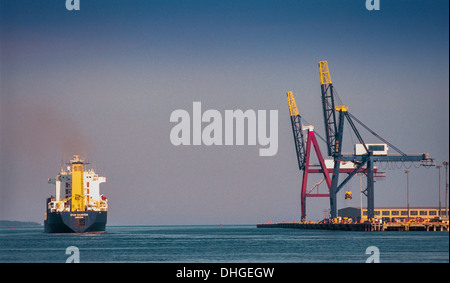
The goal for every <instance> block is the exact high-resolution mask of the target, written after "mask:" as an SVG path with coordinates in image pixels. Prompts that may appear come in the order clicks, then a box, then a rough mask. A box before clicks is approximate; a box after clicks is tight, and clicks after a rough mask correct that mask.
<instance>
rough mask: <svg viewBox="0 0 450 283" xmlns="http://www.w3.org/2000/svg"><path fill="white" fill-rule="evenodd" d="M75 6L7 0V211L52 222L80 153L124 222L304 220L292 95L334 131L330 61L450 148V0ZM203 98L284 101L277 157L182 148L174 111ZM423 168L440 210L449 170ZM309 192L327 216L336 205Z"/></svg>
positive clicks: (431, 140) (397, 190)
mask: <svg viewBox="0 0 450 283" xmlns="http://www.w3.org/2000/svg"><path fill="white" fill-rule="evenodd" d="M64 2H65V1H63V0H61V1H31V0H18V1H9V0H0V3H1V6H0V7H1V28H0V29H1V45H0V47H1V61H0V64H1V97H0V103H1V108H0V109H1V112H0V115H1V116H0V118H1V119H0V123H1V124H0V125H1V136H0V138H1V140H0V147H1V151H0V152H1V156H2V158H1V159H0V165H1V172H2V175H1V180H0V184H1V189H0V219H13V220H16V219H17V220H34V221H41V220H42V218H43V211H44V203H45V198H46V197H47V196H48V195H50V194H53V193H54V189H53V188H52V187H51V186H50V185H48V184H46V179H47V178H48V177H53V176H54V175H55V174H56V171H57V169H58V168H59V163H60V160H61V159H62V158H64V159H68V158H69V157H70V156H71V154H74V153H76V152H80V153H81V154H82V155H84V156H85V157H86V158H87V159H89V160H90V161H91V163H92V165H93V166H94V167H95V169H97V171H98V173H100V174H101V175H104V176H106V177H107V183H105V184H103V187H102V192H103V193H105V195H107V196H108V198H109V201H110V218H109V223H111V224H215V223H220V222H223V223H256V222H259V221H268V220H273V221H281V220H286V221H292V220H298V219H299V212H300V206H299V190H300V183H301V173H300V172H299V171H298V167H297V164H296V157H295V148H294V145H293V141H292V133H291V129H290V121H289V114H288V113H289V112H288V108H287V101H286V92H287V91H293V92H294V95H295V98H296V100H297V104H298V106H299V108H300V111H301V112H302V114H303V116H304V117H305V118H306V119H307V120H308V122H310V123H312V124H314V126H315V127H316V129H317V130H318V132H319V133H320V134H322V135H323V118H322V108H321V102H320V84H319V77H318V67H317V63H318V62H319V61H321V60H328V63H329V66H330V71H331V78H332V80H333V83H334V86H335V88H336V89H337V91H338V93H339V96H340V98H341V99H342V101H343V102H344V104H346V105H348V106H349V111H350V112H351V113H352V114H354V115H355V116H356V117H358V118H359V119H360V120H361V121H363V122H364V123H365V124H367V125H368V126H369V127H371V128H372V129H373V130H375V131H376V132H377V133H379V134H380V135H381V136H383V137H384V138H386V139H387V140H388V141H390V142H391V143H393V144H394V145H396V146H397V147H399V148H400V149H401V150H402V151H404V152H411V153H416V152H429V153H430V156H431V157H434V158H435V159H436V161H437V162H442V160H448V158H449V153H448V144H449V141H448V136H449V118H448V117H449V110H448V104H449V101H448V97H449V81H448V76H449V74H448V70H449V65H448V62H449V57H448V54H449V38H448V36H449V30H448V26H449V14H448V10H449V7H448V5H449V4H448V1H386V0H385V1H383V0H381V10H380V11H368V10H366V8H365V1H363V0H353V1H325V0H323V1H313V0H308V1H307V0H305V1H125V0H115V1H112V0H108V1H106V0H104V1H100V0H99V1H86V0H84V1H83V0H81V10H80V11H67V10H66V9H65V5H64ZM194 101H201V102H202V108H203V109H204V110H206V109H216V110H219V111H220V112H222V113H223V111H224V110H227V109H232V110H234V109H242V110H246V109H253V110H278V114H279V124H278V128H279V142H278V144H279V150H278V153H277V155H276V156H274V157H259V155H258V149H259V146H228V147H226V146H223V147H219V146H215V147H207V146H197V147H194V146H189V147H174V146H173V145H172V144H171V143H170V139H169V134H170V130H171V129H172V127H173V126H174V124H173V123H170V121H169V118H170V114H171V113H172V111H174V110H176V109H185V110H187V111H189V112H192V103H193V102H194ZM362 133H363V135H365V137H367V138H366V139H367V141H368V142H370V141H375V142H376V140H371V137H370V135H368V134H367V133H365V132H364V131H362ZM345 134H346V136H344V142H346V144H345V146H346V148H344V150H345V151H351V150H352V144H353V143H355V142H356V140H357V139H356V138H355V137H351V136H350V132H349V131H348V130H346V133H345ZM322 151H323V152H325V147H324V146H322ZM399 165H400V164H399ZM380 166H381V165H380ZM404 170H405V168H404V167H402V168H399V169H395V170H388V171H387V175H388V177H387V178H386V180H383V181H379V182H377V183H376V192H375V204H376V205H378V206H392V205H404V204H405V198H406V192H405V186H406V182H405V174H404ZM410 170H411V171H412V173H411V174H410V178H411V179H410V180H411V191H412V193H411V203H412V205H425V206H431V205H437V170H436V169H435V168H431V169H425V168H414V166H413V167H412V168H411V169H410ZM441 173H443V172H441ZM442 176H443V175H442ZM311 182H312V184H311V186H312V185H313V183H314V180H312V181H311ZM349 186H350V187H349V189H351V190H352V191H354V196H355V198H354V200H352V201H345V202H344V200H343V196H342V197H341V198H339V202H340V203H339V207H344V206H348V205H352V206H359V197H357V195H358V194H357V193H356V192H357V191H358V190H359V179H355V180H354V181H352V182H351V183H350V185H349ZM442 187H444V186H442ZM322 189H323V190H325V188H322ZM308 201H309V202H308V215H310V217H311V219H312V220H316V219H318V218H321V217H322V210H323V209H326V208H328V201H327V200H326V199H308ZM24 202H25V203H26V206H23V204H24ZM364 202H365V200H364ZM364 202H363V203H364Z"/></svg>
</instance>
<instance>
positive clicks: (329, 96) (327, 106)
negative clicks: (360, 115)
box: [319, 61, 338, 156]
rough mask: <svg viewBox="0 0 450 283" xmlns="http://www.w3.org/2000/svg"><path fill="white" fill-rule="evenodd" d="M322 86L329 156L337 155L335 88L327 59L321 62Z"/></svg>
mask: <svg viewBox="0 0 450 283" xmlns="http://www.w3.org/2000/svg"><path fill="white" fill-rule="evenodd" d="M319 73H320V88H321V91H322V106H323V118H324V122H325V134H326V139H327V149H328V155H329V156H335V152H336V136H337V131H338V128H337V123H336V112H335V105H334V88H333V82H332V81H331V77H330V70H329V69H328V62H327V61H320V62H319Z"/></svg>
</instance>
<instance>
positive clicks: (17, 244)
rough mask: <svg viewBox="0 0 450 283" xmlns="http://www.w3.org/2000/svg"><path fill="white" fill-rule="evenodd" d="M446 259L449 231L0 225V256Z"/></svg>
mask: <svg viewBox="0 0 450 283" xmlns="http://www.w3.org/2000/svg"><path fill="white" fill-rule="evenodd" d="M69 246H75V247H77V248H78V250H79V258H80V262H200V263H205V262H212V263H214V262H227V263H228V262H230V263H233V262H238V263H246V262H256V263H263V262H269V263H271V262H361V263H364V262H365V261H366V259H367V258H368V257H370V254H369V255H368V254H366V249H367V248H368V247H370V246H375V247H377V248H378V250H379V259H380V262H382V263H383V262H446V263H448V262H449V233H448V232H349V231H321V230H298V229H258V228H256V227H255V226H254V225H252V226H250V225H249V226H246V225H238V226H223V227H219V226H108V227H107V232H106V233H104V234H46V233H44V232H43V228H14V229H12V230H11V229H0V262H61V263H64V262H65V261H66V259H67V258H68V257H69V256H70V254H69V255H68V254H66V249H67V248H68V247H69Z"/></svg>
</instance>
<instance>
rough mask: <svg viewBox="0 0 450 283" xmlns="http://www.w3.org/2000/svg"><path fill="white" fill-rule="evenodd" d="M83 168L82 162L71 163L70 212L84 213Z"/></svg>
mask: <svg viewBox="0 0 450 283" xmlns="http://www.w3.org/2000/svg"><path fill="white" fill-rule="evenodd" d="M83 172H84V168H83V163H82V162H77V161H74V162H73V163H72V208H71V210H72V211H84V207H85V203H84V184H83V183H84V182H83V181H84V176H83Z"/></svg>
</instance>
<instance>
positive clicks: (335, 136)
mask: <svg viewBox="0 0 450 283" xmlns="http://www.w3.org/2000/svg"><path fill="white" fill-rule="evenodd" d="M319 73H320V85H321V91H322V106H323V116H324V123H325V133H326V142H327V148H328V155H329V156H331V157H333V160H334V168H333V173H332V179H331V186H330V216H331V218H332V219H333V218H336V217H337V203H336V196H337V193H338V192H339V190H340V189H341V188H342V187H343V186H344V185H345V184H346V183H347V182H348V181H350V179H351V178H352V177H353V176H354V175H355V174H356V173H357V172H360V170H361V169H362V168H363V166H365V167H366V170H364V173H365V174H366V176H367V189H366V190H365V195H366V196H367V211H368V218H369V219H372V218H374V216H375V205H374V168H375V167H374V163H375V162H382V161H391V162H404V161H411V162H421V165H424V166H433V165H434V163H433V159H431V158H429V156H428V153H422V154H406V153H404V152H402V151H400V150H399V149H398V148H397V147H395V146H394V145H392V144H391V143H389V142H388V141H386V140H385V139H383V138H382V137H381V136H379V135H378V134H376V133H375V132H374V131H372V130H371V129H370V128H369V127H367V126H366V125H364V124H363V123H362V122H361V121H360V120H358V119H357V118H356V117H355V116H353V115H352V114H350V113H349V112H348V107H347V106H345V105H339V106H336V105H335V97H334V96H335V90H334V87H333V83H332V81H331V77H330V71H329V68H328V63H327V61H321V62H319ZM337 114H338V115H337ZM336 116H338V117H337V119H336ZM345 119H346V120H347V121H348V123H349V125H350V127H351V129H352V130H353V132H354V133H355V135H356V137H357V138H358V140H359V142H360V144H358V145H355V152H354V154H343V153H342V140H343V133H344V120H345ZM353 121H356V122H357V123H358V124H360V125H361V126H363V127H364V128H365V129H366V130H368V131H369V132H370V133H371V134H373V135H374V136H375V137H377V138H378V139H380V140H381V141H382V142H384V144H366V143H365V142H364V140H363V139H362V137H361V135H360V133H359V131H358V129H357V128H356V126H355V124H354V123H353ZM388 145H389V147H390V148H392V149H394V150H395V151H397V154H388V153H387V149H388V148H387V146H388ZM343 161H351V162H353V163H354V164H355V169H354V170H353V171H352V172H351V173H350V174H349V175H348V176H347V178H345V179H344V180H343V181H342V182H341V183H340V184H338V181H339V173H340V163H341V162H343Z"/></svg>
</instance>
